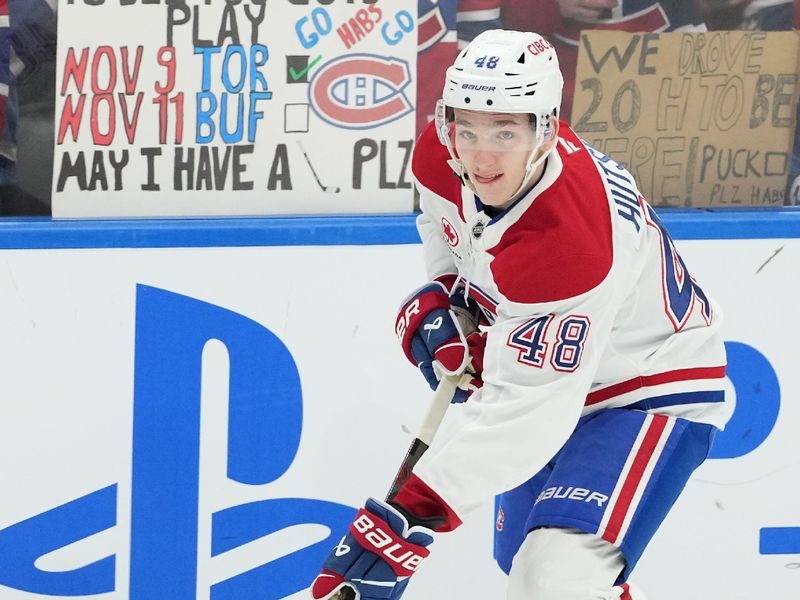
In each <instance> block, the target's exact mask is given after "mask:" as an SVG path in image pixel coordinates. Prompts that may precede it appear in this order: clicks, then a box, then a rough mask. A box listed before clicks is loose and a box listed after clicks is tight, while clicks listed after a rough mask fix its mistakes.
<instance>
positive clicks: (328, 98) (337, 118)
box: [308, 54, 414, 129]
mask: <svg viewBox="0 0 800 600" xmlns="http://www.w3.org/2000/svg"><path fill="white" fill-rule="evenodd" d="M411 81H412V77H411V70H410V68H409V66H408V63H407V62H406V61H404V60H400V59H397V58H393V57H387V56H376V55H373V54H347V55H345V56H340V57H338V58H335V59H333V60H331V61H329V62H328V63H326V64H325V65H323V66H322V67H321V68H320V69H319V70H318V71H317V72H316V73H315V74H314V78H313V79H312V80H311V83H310V85H309V86H308V98H309V101H310V104H311V107H312V108H313V109H314V112H315V113H316V114H317V116H319V118H320V119H322V120H323V121H326V122H328V123H330V124H331V125H335V126H336V127H342V128H345V129H369V128H372V127H379V126H381V125H385V124H386V123H390V122H392V121H394V120H396V119H399V118H400V117H403V116H405V115H407V114H409V113H411V112H413V110H414V106H413V105H412V104H411V102H410V101H409V99H408V98H407V97H406V95H405V92H404V90H405V89H406V87H407V86H408V85H409V84H410V83H411Z"/></svg>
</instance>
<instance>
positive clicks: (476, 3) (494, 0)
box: [458, 0, 500, 13]
mask: <svg viewBox="0 0 800 600" xmlns="http://www.w3.org/2000/svg"><path fill="white" fill-rule="evenodd" d="M498 8H500V0H459V2H458V12H459V13H465V12H470V11H473V10H496V9H498Z"/></svg>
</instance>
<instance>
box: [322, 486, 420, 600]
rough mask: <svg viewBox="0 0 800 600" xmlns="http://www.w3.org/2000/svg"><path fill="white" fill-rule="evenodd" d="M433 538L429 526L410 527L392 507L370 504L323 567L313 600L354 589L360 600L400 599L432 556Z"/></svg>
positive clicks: (360, 513)
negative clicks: (417, 571) (431, 545)
mask: <svg viewBox="0 0 800 600" xmlns="http://www.w3.org/2000/svg"><path fill="white" fill-rule="evenodd" d="M432 533H433V532H432V531H431V530H430V529H427V528H425V527H421V526H415V527H409V525H408V521H406V518H405V517H404V516H403V515H401V514H400V513H399V512H397V510H395V509H394V508H393V507H392V506H390V505H389V504H386V503H384V502H380V501H378V500H375V499H374V498H370V499H368V500H367V502H366V505H365V506H364V508H362V509H361V510H360V511H359V512H358V515H356V518H355V520H354V521H353V523H352V524H351V525H350V529H349V532H348V533H347V534H346V535H345V536H344V537H342V539H341V541H340V542H339V543H338V544H337V545H336V547H335V548H334V549H333V550H332V551H331V553H330V555H329V556H328V558H327V559H326V560H325V562H324V563H323V565H322V572H321V573H320V574H319V575H318V576H317V578H316V579H315V580H314V583H312V584H311V595H312V597H313V598H314V599H315V600H327V599H328V598H333V597H335V596H336V594H337V593H338V591H339V590H341V589H342V588H343V587H344V586H350V587H351V588H353V589H355V590H356V591H357V593H356V598H357V599H358V598H360V599H361V600H397V599H398V598H400V596H402V595H403V592H404V591H405V589H406V586H407V585H408V581H409V578H410V577H411V575H413V574H414V572H415V571H416V570H417V567H418V566H419V564H420V563H421V562H422V561H423V560H424V559H425V558H426V557H427V556H428V554H429V553H430V551H429V550H428V548H427V546H429V545H430V544H431V543H432V542H433V535H432Z"/></svg>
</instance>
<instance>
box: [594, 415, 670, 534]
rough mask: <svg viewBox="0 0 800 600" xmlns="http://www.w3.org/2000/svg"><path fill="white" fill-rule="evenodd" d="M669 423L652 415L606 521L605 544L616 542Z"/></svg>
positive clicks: (662, 416) (659, 416)
mask: <svg viewBox="0 0 800 600" xmlns="http://www.w3.org/2000/svg"><path fill="white" fill-rule="evenodd" d="M668 421H669V418H668V417H665V416H664V415H653V420H652V422H651V423H650V426H649V427H648V428H647V433H645V434H644V439H643V440H642V445H641V446H639V450H638V451H637V452H636V457H635V458H634V459H633V463H632V464H631V468H630V470H629V471H628V475H627V477H626V478H625V483H623V484H622V489H621V490H620V493H619V496H618V497H617V501H616V502H615V503H614V508H613V509H612V512H611V517H610V518H609V519H608V525H606V529H605V531H604V532H603V539H604V540H606V541H607V542H609V543H611V544H614V543H615V542H616V541H617V537H618V536H619V532H620V530H621V529H622V525H623V523H624V522H625V517H626V515H627V514H628V511H629V510H630V508H631V503H632V502H633V497H634V496H635V495H636V490H637V489H638V488H639V484H640V483H641V481H642V477H643V476H644V472H645V470H646V469H647V465H648V463H649V462H650V459H651V458H652V457H653V454H654V453H655V451H656V446H657V445H658V440H659V439H660V438H661V434H662V433H664V428H665V427H666V426H667V422H668Z"/></svg>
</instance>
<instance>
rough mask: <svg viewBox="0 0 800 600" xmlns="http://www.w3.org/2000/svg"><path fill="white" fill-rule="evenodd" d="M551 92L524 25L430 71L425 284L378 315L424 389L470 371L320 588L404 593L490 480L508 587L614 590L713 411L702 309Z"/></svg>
mask: <svg viewBox="0 0 800 600" xmlns="http://www.w3.org/2000/svg"><path fill="white" fill-rule="evenodd" d="M561 88H562V76H561V73H560V71H559V67H558V59H557V57H556V53H555V51H554V50H553V48H552V46H551V45H550V44H549V43H548V42H547V41H546V40H545V39H544V38H543V37H541V36H540V35H538V34H534V33H521V32H512V31H502V30H496V31H489V32H485V33H483V34H481V35H479V36H478V37H476V38H475V40H474V41H473V42H472V43H471V44H470V45H469V46H468V47H467V48H466V49H465V50H464V51H463V52H462V53H461V54H460V55H459V56H458V58H457V59H456V61H455V63H454V64H453V66H452V67H451V68H450V69H449V70H448V71H447V75H446V81H445V87H444V94H443V99H442V101H441V102H440V105H439V107H438V112H437V118H436V120H435V122H434V123H432V124H431V125H430V126H429V127H428V128H427V129H426V130H425V131H424V132H423V134H422V135H421V137H420V138H419V140H418V143H417V146H416V148H415V152H414V160H413V172H414V175H415V178H416V180H417V184H418V187H419V191H420V195H421V201H422V210H423V212H422V214H421V216H420V217H419V219H418V228H419V231H420V235H421V237H422V240H423V247H424V254H425V261H426V267H427V272H428V278H429V279H430V281H429V283H427V284H425V285H423V286H422V287H421V288H419V289H418V290H416V291H415V292H413V293H412V294H411V295H410V296H409V297H408V298H407V299H406V301H405V302H404V303H403V305H402V308H401V310H400V314H399V316H398V319H397V326H396V331H397V333H398V334H399V337H400V339H401V342H402V346H403V349H404V351H405V353H406V356H407V357H408V358H409V360H410V361H411V362H412V363H413V364H414V365H416V366H419V368H420V369H421V370H422V372H423V374H424V375H425V377H426V379H428V381H429V383H431V385H432V386H435V385H436V383H437V373H439V374H441V373H447V374H457V373H461V372H463V371H464V369H466V368H467V367H468V365H469V364H470V363H471V369H472V373H473V380H472V382H471V383H470V384H469V385H466V386H465V388H467V389H464V390H461V393H460V394H458V395H457V397H456V398H455V400H456V402H457V403H455V404H453V405H452V406H451V407H450V408H449V410H448V414H447V416H446V417H445V420H444V422H443V424H442V425H441V427H440V429H439V431H438V432H437V434H436V436H435V438H434V440H433V442H432V444H431V446H430V448H429V449H428V451H427V452H426V453H425V454H424V455H423V456H422V458H421V459H420V461H419V462H418V463H417V465H416V467H415V468H414V470H413V473H412V474H411V476H410V477H409V479H408V480H407V482H406V483H405V484H404V485H403V486H402V487H401V488H400V490H399V492H398V493H397V494H396V495H394V496H393V497H392V498H389V499H388V501H387V502H381V501H378V500H374V499H369V500H367V502H366V505H365V507H364V508H362V509H361V511H360V512H359V513H358V515H357V517H356V519H355V521H354V523H353V524H352V525H351V527H350V529H349V531H348V532H343V533H344V535H343V538H342V540H341V542H340V543H339V544H338V545H337V547H336V548H334V549H333V551H332V552H331V554H330V556H329V557H328V559H327V560H326V561H325V563H324V566H323V570H322V573H321V574H320V575H319V576H318V577H317V579H316V580H315V581H314V584H313V586H312V594H313V597H314V598H316V599H327V598H333V597H335V596H336V594H337V590H339V589H341V588H342V587H343V586H350V587H352V588H354V589H357V590H358V594H359V595H360V598H362V599H363V600H367V599H369V600H372V599H378V598H389V599H392V600H396V599H397V598H400V596H401V595H402V593H403V590H404V588H405V586H406V585H407V584H408V581H409V577H410V576H411V575H412V574H413V573H414V572H415V571H416V569H417V567H418V565H419V564H420V562H421V561H422V560H423V559H424V558H425V557H426V556H427V555H428V553H429V546H430V545H431V543H432V542H433V539H434V532H446V531H451V530H453V529H455V528H456V527H458V526H459V525H460V524H461V522H462V520H463V519H464V518H466V515H467V514H468V513H469V512H470V510H471V509H473V508H475V507H476V506H478V505H479V504H480V503H483V502H486V501H487V500H490V499H491V498H492V497H493V496H494V495H495V494H499V493H501V492H502V493H503V494H502V497H501V501H500V508H499V511H498V514H497V521H496V525H497V527H496V529H497V531H496V546H495V556H496V558H497V560H498V562H499V564H500V566H501V567H502V568H503V569H504V570H505V571H506V572H508V573H509V580H508V595H507V598H508V599H509V600H608V599H609V598H616V597H620V594H623V595H622V597H623V598H628V597H630V594H629V592H628V591H627V583H626V580H627V578H628V576H629V574H630V573H631V571H632V570H633V568H634V567H635V565H636V563H637V561H638V560H639V557H640V556H641V554H642V552H643V550H644V549H645V546H646V545H647V544H648V542H649V540H650V539H651V537H652V536H653V534H654V533H655V531H656V529H657V528H658V527H659V525H660V524H661V522H662V521H663V519H664V518H665V516H666V514H667V512H668V511H669V509H670V507H671V506H672V504H673V503H674V502H675V500H676V499H677V497H678V496H679V494H680V493H681V490H682V489H683V487H684V485H685V483H686V481H687V479H688V478H689V476H690V475H691V473H692V471H693V470H694V469H695V468H696V467H697V466H698V465H699V464H700V463H702V462H703V460H704V459H705V458H706V456H707V453H708V451H709V447H710V445H711V442H712V439H713V437H714V433H715V432H716V431H717V430H718V429H719V428H721V427H723V426H724V424H725V422H726V421H727V420H728V418H729V416H730V412H731V408H730V404H729V403H728V402H726V401H725V395H724V391H723V390H724V378H725V364H726V360H725V350H724V345H723V342H722V339H721V337H720V334H719V328H720V322H721V314H720V311H719V308H718V307H717V305H716V303H715V302H714V301H713V299H712V298H711V297H710V296H709V295H708V294H706V292H705V291H704V290H703V289H702V288H701V287H700V285H699V283H698V282H697V281H695V279H693V278H692V276H691V275H690V273H689V271H688V270H687V267H686V265H685V264H684V262H683V260H682V259H681V257H680V256H679V255H678V253H677V252H676V250H675V247H674V245H673V243H672V240H671V239H670V237H669V234H668V233H667V231H666V230H665V229H664V226H663V225H662V223H661V222H660V221H659V218H658V215H657V214H656V213H655V212H654V211H653V209H652V208H650V206H649V205H648V204H647V203H646V202H645V200H644V198H642V196H641V194H640V193H639V191H638V189H637V187H636V184H635V182H634V180H633V177H632V176H631V175H630V173H628V172H627V171H626V170H625V169H624V168H623V167H622V166H621V165H619V164H618V163H616V162H615V161H613V160H611V159H610V158H608V157H606V156H604V155H602V154H601V153H599V152H597V151H596V150H594V149H592V148H591V147H589V146H587V145H586V144H585V143H584V142H583V141H582V140H581V139H580V138H579V137H578V136H576V135H575V133H574V132H573V131H571V130H570V129H569V127H568V126H567V125H566V124H565V123H563V122H560V121H559V120H558V112H559V106H560V101H561ZM465 312H468V313H470V314H472V315H474V323H473V325H474V327H477V330H475V331H470V329H469V328H468V329H466V330H465V328H464V327H462V326H461V324H460V322H461V321H463V318H458V315H462V316H463V314H464V313H465ZM459 401H461V402H459ZM615 584H616V586H617V587H616V588H615V589H614V588H613V586H615ZM624 594H627V595H624Z"/></svg>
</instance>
